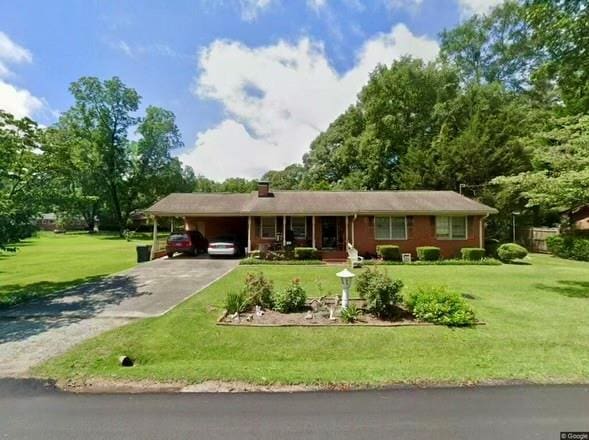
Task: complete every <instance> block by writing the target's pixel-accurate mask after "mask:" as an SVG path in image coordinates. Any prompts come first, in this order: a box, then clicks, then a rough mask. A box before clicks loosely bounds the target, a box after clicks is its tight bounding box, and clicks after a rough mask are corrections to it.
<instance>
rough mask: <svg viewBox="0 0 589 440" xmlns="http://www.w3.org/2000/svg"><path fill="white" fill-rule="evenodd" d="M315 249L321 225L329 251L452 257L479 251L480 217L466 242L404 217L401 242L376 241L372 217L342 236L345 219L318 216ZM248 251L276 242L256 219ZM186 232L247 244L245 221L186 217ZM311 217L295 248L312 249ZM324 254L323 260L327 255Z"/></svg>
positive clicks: (420, 218) (470, 222)
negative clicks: (384, 248)
mask: <svg viewBox="0 0 589 440" xmlns="http://www.w3.org/2000/svg"><path fill="white" fill-rule="evenodd" d="M314 219H315V241H314V244H315V247H316V248H317V249H319V250H324V251H325V250H326V247H325V246H324V244H325V242H324V240H323V238H324V237H323V231H322V225H323V224H325V225H327V226H326V227H328V226H329V227H330V228H331V235H332V236H333V237H334V240H333V241H331V242H329V249H330V251H332V250H333V251H339V252H341V251H344V250H345V243H346V239H347V241H348V242H349V243H353V244H354V247H355V248H356V249H358V252H359V253H360V255H376V247H377V245H379V244H394V245H398V246H399V247H400V249H401V252H404V253H411V254H412V255H413V256H414V257H415V249H416V248H417V247H419V246H437V247H439V248H440V249H441V251H442V256H443V257H445V258H452V257H456V256H458V255H459V253H460V249H461V248H463V247H479V246H481V244H482V243H484V236H483V237H481V232H482V231H483V228H482V227H481V226H482V224H481V223H482V221H483V217H482V216H468V217H467V238H466V239H461V240H455V239H438V238H437V237H436V218H435V216H424V215H416V216H407V217H406V219H407V220H406V223H407V228H406V229H407V238H406V239H405V240H377V239H376V238H375V230H374V216H368V215H361V216H357V217H356V218H355V219H354V217H353V216H348V217H347V224H348V230H347V235H346V217H345V216H338V217H329V220H327V221H324V220H322V217H321V216H315V217H314ZM250 224H251V228H250V231H251V234H250V240H249V243H250V246H251V250H256V249H260V247H261V246H264V245H270V244H272V243H275V242H276V238H262V237H261V220H260V217H257V216H252V217H251V220H250ZM185 226H186V229H188V230H200V231H201V232H202V233H203V235H204V236H205V237H207V238H208V239H211V238H214V237H215V236H219V235H226V234H233V235H236V236H237V237H239V238H241V239H242V240H243V242H244V243H247V242H248V240H247V231H248V217H187V218H186V222H185ZM286 230H287V231H289V230H290V217H289V216H287V217H286ZM312 231H313V217H312V216H307V217H306V238H304V239H303V238H300V239H294V244H295V246H312V245H313V238H312ZM276 235H277V236H278V237H280V240H282V237H283V217H282V216H278V217H276ZM327 254H328V253H327V252H324V256H325V255H327Z"/></svg>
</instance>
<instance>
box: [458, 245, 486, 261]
mask: <svg viewBox="0 0 589 440" xmlns="http://www.w3.org/2000/svg"><path fill="white" fill-rule="evenodd" d="M485 253H486V252H485V250H484V249H483V248H462V249H460V255H461V256H462V259H463V260H470V261H480V260H482V259H483V258H485Z"/></svg>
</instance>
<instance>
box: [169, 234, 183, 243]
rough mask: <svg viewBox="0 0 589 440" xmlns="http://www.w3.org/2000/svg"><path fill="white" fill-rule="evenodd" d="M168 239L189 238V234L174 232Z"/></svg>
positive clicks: (179, 239)
mask: <svg viewBox="0 0 589 440" xmlns="http://www.w3.org/2000/svg"><path fill="white" fill-rule="evenodd" d="M168 240H170V241H183V240H188V235H186V234H172V235H170V238H168Z"/></svg>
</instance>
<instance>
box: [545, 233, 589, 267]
mask: <svg viewBox="0 0 589 440" xmlns="http://www.w3.org/2000/svg"><path fill="white" fill-rule="evenodd" d="M546 245H547V246H548V250H549V251H550V253H552V254H554V255H556V256H557V257H561V258H570V259H573V260H580V261H589V239H586V238H581V237H575V236H573V235H554V236H552V237H548V238H547V239H546Z"/></svg>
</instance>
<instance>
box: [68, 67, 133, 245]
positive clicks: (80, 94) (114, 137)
mask: <svg viewBox="0 0 589 440" xmlns="http://www.w3.org/2000/svg"><path fill="white" fill-rule="evenodd" d="M70 91H71V93H72V95H73V97H74V105H73V106H72V107H71V108H70V109H69V110H68V111H67V112H66V113H65V114H64V115H63V117H62V121H63V123H64V124H67V128H68V131H69V133H70V134H71V135H73V136H75V139H76V141H79V142H80V143H81V144H82V146H83V148H88V149H90V150H91V153H90V154H91V155H93V156H94V155H95V157H96V159H97V168H96V170H95V171H96V173H97V175H98V176H99V177H100V179H101V184H102V186H103V190H104V193H105V195H106V198H107V201H108V205H109V207H110V212H111V213H112V215H113V217H114V220H115V222H116V224H117V227H118V228H119V231H120V232H121V233H122V232H123V230H124V229H125V227H126V219H125V214H124V211H123V209H124V207H123V204H122V192H123V191H124V189H123V186H124V185H125V178H126V177H127V176H128V172H129V167H130V161H129V140H128V134H129V130H130V129H131V127H133V126H134V125H135V124H137V122H138V120H139V119H138V118H137V116H135V115H134V112H136V111H137V109H138V107H139V102H140V96H139V94H138V93H137V92H136V91H135V90H134V89H131V88H129V87H127V86H125V84H123V82H122V81H121V80H120V79H119V78H117V77H114V78H112V79H109V80H105V81H101V80H99V79H98V78H94V77H83V78H80V79H79V80H78V81H76V82H74V83H72V85H71V86H70Z"/></svg>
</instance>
